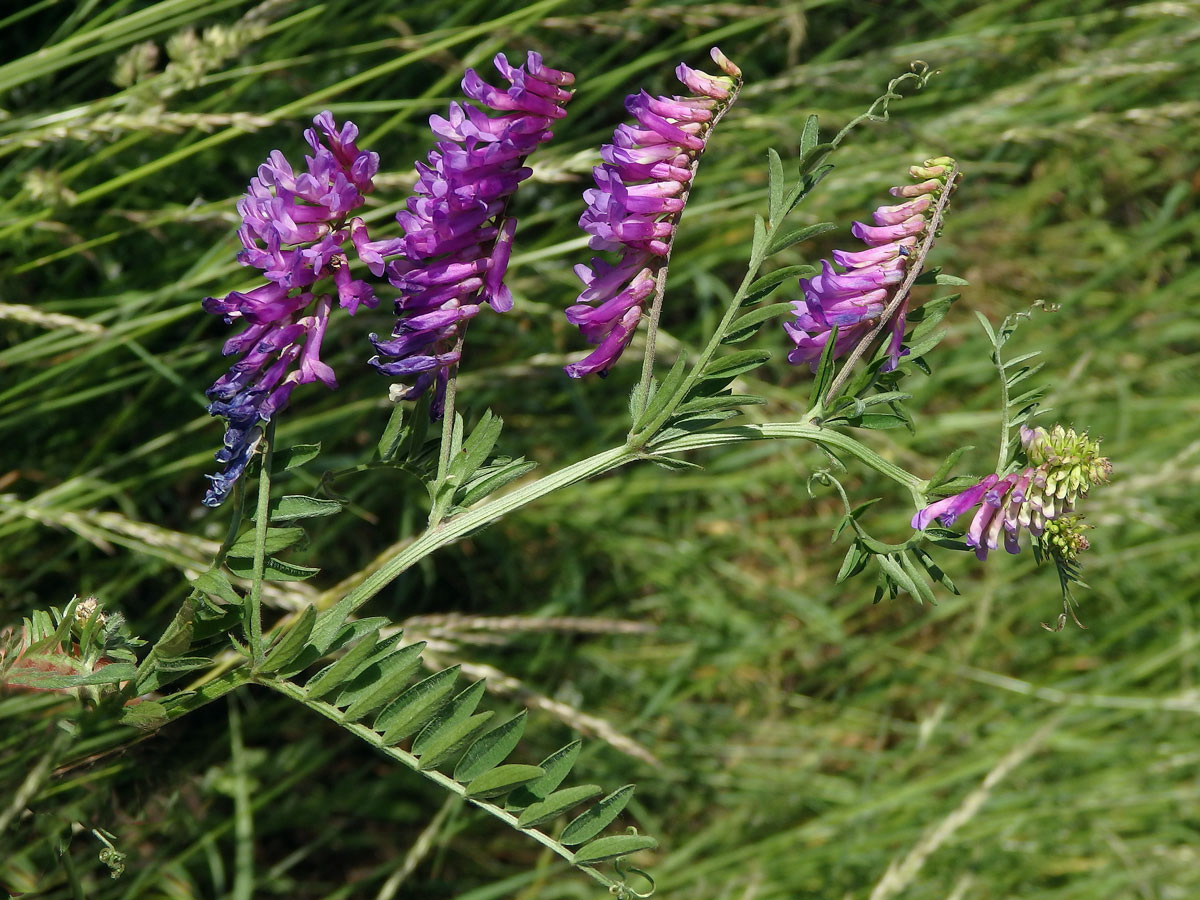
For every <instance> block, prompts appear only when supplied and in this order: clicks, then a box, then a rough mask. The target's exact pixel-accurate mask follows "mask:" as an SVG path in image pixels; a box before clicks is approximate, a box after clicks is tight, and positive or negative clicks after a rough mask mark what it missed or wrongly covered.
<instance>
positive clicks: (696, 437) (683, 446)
mask: <svg viewBox="0 0 1200 900" xmlns="http://www.w3.org/2000/svg"><path fill="white" fill-rule="evenodd" d="M781 438H782V439H789V440H802V441H811V442H812V443H814V444H820V445H822V446H824V447H826V448H828V449H831V450H840V451H842V452H843V453H848V454H850V455H851V456H853V457H854V458H855V459H857V460H859V462H861V463H863V464H864V465H866V466H867V467H869V468H871V469H874V470H875V471H876V472H878V473H879V474H880V475H883V476H885V477H886V478H890V479H891V480H892V481H895V482H896V483H897V484H900V485H903V486H904V487H905V488H907V489H908V490H909V492H910V493H911V494H912V495H913V498H914V500H916V501H917V503H918V504H921V503H923V502H924V490H925V486H926V485H925V481H923V480H922V479H920V478H918V477H917V476H916V475H913V474H911V473H909V472H906V471H905V470H904V469H902V468H900V467H899V466H897V465H896V464H895V463H892V462H888V461H887V460H886V459H884V458H883V457H882V456H880V455H879V454H878V453H876V452H875V451H874V450H872V449H871V448H870V447H868V446H867V445H866V444H863V443H861V442H859V441H856V440H855V439H854V438H852V437H850V436H849V435H848V434H843V433H842V432H840V431H834V430H832V429H829V428H822V427H821V426H819V425H807V424H803V423H800V422H767V423H764V424H757V425H739V426H737V427H736V428H729V429H724V430H720V431H700V432H697V433H695V434H688V435H683V436H682V437H678V438H673V439H671V440H670V441H667V442H665V443H663V444H660V445H658V446H657V447H655V448H654V450H655V452H657V453H677V452H682V451H686V450H700V449H702V448H704V447H719V446H722V445H725V444H737V443H741V442H744V441H762V440H778V439H781Z"/></svg>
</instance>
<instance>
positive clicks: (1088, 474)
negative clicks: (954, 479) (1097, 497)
mask: <svg viewBox="0 0 1200 900" xmlns="http://www.w3.org/2000/svg"><path fill="white" fill-rule="evenodd" d="M1021 444H1022V448H1023V449H1024V451H1025V455H1026V457H1027V461H1028V462H1029V463H1031V465H1028V466H1026V467H1025V468H1023V469H1021V470H1020V471H1017V472H1013V473H1012V474H1010V475H1005V476H1004V477H1003V478H1001V477H1000V476H998V475H988V476H987V477H986V478H984V479H983V480H982V481H980V482H978V483H977V484H975V485H973V486H971V487H969V488H967V489H966V490H965V491H962V492H961V493H959V494H955V495H954V496H951V497H946V498H944V499H942V500H939V501H937V502H936V503H933V504H931V505H929V506H927V507H925V508H924V509H922V510H920V511H919V512H918V513H917V514H916V515H915V516H913V519H912V527H913V528H915V529H917V530H918V531H923V530H925V529H926V528H927V527H928V526H929V525H930V524H931V523H932V522H934V521H935V520H936V521H938V522H940V523H941V524H942V525H943V526H946V527H950V526H951V525H953V524H954V521H955V520H956V519H957V518H958V517H959V516H961V515H963V514H964V513H966V512H968V511H969V510H971V509H974V508H975V507H978V509H977V510H976V512H975V515H974V517H973V518H972V519H971V524H970V526H969V527H968V529H967V535H966V542H967V545H968V546H969V547H973V548H974V549H975V555H976V556H978V557H979V558H980V559H981V560H982V559H987V555H988V552H989V551H991V550H995V549H997V548H998V547H999V546H1000V542H1001V540H1003V542H1004V549H1005V550H1007V551H1008V552H1009V553H1019V552H1020V550H1021V546H1020V543H1019V540H1018V539H1019V538H1020V535H1021V530H1022V529H1025V530H1027V531H1028V532H1029V533H1030V535H1032V536H1033V537H1034V538H1040V537H1041V536H1042V534H1043V532H1045V530H1046V528H1047V526H1048V524H1049V523H1051V522H1053V521H1055V520H1057V519H1060V518H1062V517H1063V516H1066V515H1068V514H1070V513H1071V512H1072V511H1073V510H1074V509H1075V503H1076V502H1077V501H1078V500H1079V498H1080V497H1083V496H1086V494H1087V492H1088V489H1089V488H1090V487H1091V485H1094V484H1100V483H1102V482H1104V481H1107V480H1108V475H1109V473H1110V472H1111V471H1112V464H1111V463H1110V462H1109V460H1108V458H1107V457H1102V456H1100V442H1099V441H1093V440H1090V439H1089V438H1088V436H1087V435H1086V434H1077V433H1076V432H1074V431H1072V430H1070V429H1065V428H1063V427H1062V426H1061V425H1056V426H1055V427H1054V428H1053V429H1052V430H1051V431H1049V432H1047V431H1045V430H1044V429H1041V428H1022V429H1021Z"/></svg>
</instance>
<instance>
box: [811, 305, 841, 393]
mask: <svg viewBox="0 0 1200 900" xmlns="http://www.w3.org/2000/svg"><path fill="white" fill-rule="evenodd" d="M837 336H838V326H837V325H834V326H833V328H832V330H830V332H829V339H828V340H826V341H825V349H824V350H822V351H821V360H820V362H818V363H817V377H816V379H815V380H814V381H813V389H812V394H811V395H809V398H808V405H809V408H810V409H821V408H823V407H824V405H825V393H826V391H828V390H829V386H830V385H831V384H833V376H834V374H835V372H836V369H837V366H836V365H834V362H833V351H834V350H835V349H836V347H837Z"/></svg>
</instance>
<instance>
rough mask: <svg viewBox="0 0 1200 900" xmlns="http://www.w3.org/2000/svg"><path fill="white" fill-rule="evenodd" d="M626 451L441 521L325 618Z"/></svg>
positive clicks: (607, 467)
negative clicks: (439, 550) (490, 524)
mask: <svg viewBox="0 0 1200 900" xmlns="http://www.w3.org/2000/svg"><path fill="white" fill-rule="evenodd" d="M636 455H637V454H636V453H635V451H633V450H631V449H630V448H628V447H616V448H614V449H612V450H605V451H604V452H602V453H597V454H596V455H595V456H589V457H588V458H587V459H584V460H580V461H579V462H577V463H574V464H573V465H570V466H567V467H566V468H564V469H560V470H559V471H557V472H554V473H552V474H550V475H546V476H544V477H542V478H539V479H538V480H537V481H534V482H532V483H531V484H527V485H525V486H524V487H521V488H519V489H517V490H515V491H513V492H512V493H509V494H504V495H503V496H500V497H498V498H496V499H495V500H491V501H489V502H487V503H482V504H480V505H479V506H474V507H472V508H471V509H469V510H467V511H466V512H464V513H461V514H460V515H457V516H455V517H453V518H451V519H447V520H446V521H444V522H443V523H442V524H441V526H440V527H438V528H431V529H429V530H427V531H425V532H424V533H423V534H421V535H420V536H418V537H417V538H416V539H415V540H414V541H413V542H412V543H410V544H409V545H408V546H406V547H405V548H404V549H403V550H401V551H400V552H399V553H397V554H396V555H395V556H393V557H392V558H391V559H390V560H388V561H387V562H386V563H384V564H383V565H382V566H381V567H380V568H378V569H377V570H375V571H374V572H372V573H371V574H370V575H369V576H367V578H365V579H364V580H363V581H362V583H360V584H359V585H358V586H357V587H356V588H355V589H354V590H352V591H351V592H350V593H349V594H347V595H346V596H345V597H344V598H343V599H342V600H340V601H339V602H338V603H337V604H336V605H335V606H333V607H331V608H330V609H329V610H328V611H327V614H328V615H331V616H337V615H341V616H348V615H350V614H351V613H352V612H354V611H355V610H356V609H358V608H359V607H360V606H362V605H363V604H364V603H366V602H367V601H368V600H370V599H371V598H372V597H374V596H375V595H376V594H378V593H379V592H380V591H381V590H383V589H384V588H385V587H387V586H388V585H389V584H391V583H392V581H394V580H395V579H396V578H397V577H398V576H399V575H400V574H401V573H403V572H404V571H405V570H406V569H408V568H409V567H410V566H412V565H413V564H414V563H416V562H418V561H419V560H421V559H423V558H424V557H426V556H428V555H429V554H430V553H432V552H433V551H434V550H437V549H438V548H439V547H444V546H446V545H447V544H452V543H454V542H455V541H457V540H459V539H460V538H462V537H464V536H465V535H467V534H469V533H471V532H472V531H475V530H476V529H477V528H481V527H483V526H484V525H487V524H489V523H491V522H494V521H496V520H497V519H499V518H501V517H502V516H505V515H507V514H508V513H510V512H512V511H514V510H517V509H520V508H521V507H522V506H525V505H527V504H529V503H532V502H533V501H534V500H538V499H540V498H542V497H544V496H546V495H547V494H549V493H551V492H553V491H556V490H558V489H559V488H564V487H567V486H568V485H572V484H575V483H576V482H579V481H584V480H585V479H588V478H593V477H595V476H596V475H600V474H603V473H604V472H610V471H612V470H613V469H617V468H620V467H621V466H623V465H625V464H626V463H627V462H629V461H631V460H633V459H634V458H635V457H636ZM323 615H324V614H323Z"/></svg>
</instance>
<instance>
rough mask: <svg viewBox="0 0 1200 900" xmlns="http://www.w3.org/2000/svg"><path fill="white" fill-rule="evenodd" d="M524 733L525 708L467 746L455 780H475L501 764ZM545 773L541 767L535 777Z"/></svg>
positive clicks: (455, 772) (457, 767)
mask: <svg viewBox="0 0 1200 900" xmlns="http://www.w3.org/2000/svg"><path fill="white" fill-rule="evenodd" d="M524 733H525V710H521V712H520V713H518V714H517V715H515V716H514V717H513V718H511V719H509V720H508V721H507V722H505V723H504V724H503V725H500V726H499V727H497V728H493V729H492V730H491V731H489V732H488V733H487V734H485V735H484V736H483V737H481V738H480V739H479V740H477V741H476V742H475V743H473V744H472V745H471V746H470V747H468V748H467V752H466V753H464V754H463V758H462V759H460V760H459V761H458V765H457V766H455V767H454V780H455V781H463V782H466V781H473V780H474V779H476V778H478V777H479V776H480V775H482V774H483V773H484V772H486V771H488V770H489V769H492V768H494V767H496V766H498V765H500V763H502V762H504V760H505V759H506V758H507V757H508V754H510V753H512V752H513V750H515V749H516V747H517V744H518V742H520V740H521V735H522V734H524ZM545 774H546V773H545V771H544V770H542V769H540V768H539V769H538V774H537V775H536V776H535V778H540V777H541V776H542V775H545ZM533 780H534V778H529V779H527V781H533ZM525 783H526V781H522V782H521V784H525ZM514 786H515V785H514Z"/></svg>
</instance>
